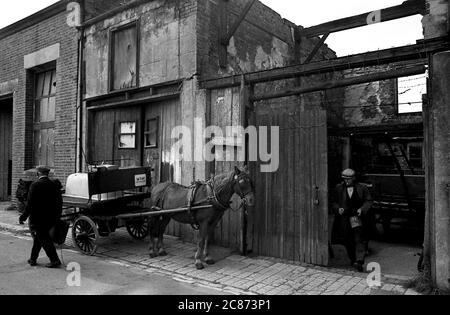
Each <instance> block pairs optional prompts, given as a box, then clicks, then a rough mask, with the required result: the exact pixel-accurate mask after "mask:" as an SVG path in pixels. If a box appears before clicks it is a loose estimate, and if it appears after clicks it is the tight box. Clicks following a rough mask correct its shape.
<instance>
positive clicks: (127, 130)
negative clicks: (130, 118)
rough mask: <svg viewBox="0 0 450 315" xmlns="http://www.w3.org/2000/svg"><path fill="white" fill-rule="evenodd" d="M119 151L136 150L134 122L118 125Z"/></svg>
mask: <svg viewBox="0 0 450 315" xmlns="http://www.w3.org/2000/svg"><path fill="white" fill-rule="evenodd" d="M119 149H136V122H123V123H120V134H119Z"/></svg>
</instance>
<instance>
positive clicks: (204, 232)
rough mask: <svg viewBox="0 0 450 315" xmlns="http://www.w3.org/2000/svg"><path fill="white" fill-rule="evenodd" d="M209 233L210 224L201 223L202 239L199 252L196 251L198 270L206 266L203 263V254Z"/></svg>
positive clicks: (198, 247) (198, 248) (198, 245)
mask: <svg viewBox="0 0 450 315" xmlns="http://www.w3.org/2000/svg"><path fill="white" fill-rule="evenodd" d="M207 234H208V225H207V224H206V223H202V224H200V233H199V236H200V240H199V241H198V244H197V252H196V253H195V267H196V268H197V269H198V270H201V269H204V268H205V266H203V263H202V255H203V251H204V248H205V242H206V237H207Z"/></svg>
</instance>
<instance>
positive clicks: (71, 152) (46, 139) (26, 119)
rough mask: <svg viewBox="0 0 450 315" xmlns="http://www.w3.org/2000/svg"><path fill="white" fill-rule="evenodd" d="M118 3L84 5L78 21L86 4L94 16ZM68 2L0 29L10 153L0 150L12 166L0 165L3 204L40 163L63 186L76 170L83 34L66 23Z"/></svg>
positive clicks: (1, 92)
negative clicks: (27, 174)
mask: <svg viewBox="0 0 450 315" xmlns="http://www.w3.org/2000/svg"><path fill="white" fill-rule="evenodd" d="M120 2H121V1H93V0H87V1H80V5H81V6H80V9H81V10H80V11H79V12H80V14H81V15H80V18H81V16H82V11H83V5H84V4H86V9H87V11H86V17H92V16H94V15H98V14H101V13H102V12H104V11H105V10H109V9H110V8H111V6H117V4H118V3H120ZM69 3H70V1H59V2H57V3H55V4H54V5H52V6H50V7H47V8H45V9H43V10H41V11H39V12H37V13H35V14H33V15H31V16H29V17H27V18H25V19H23V20H21V21H18V22H16V23H14V24H12V25H10V26H7V27H5V28H3V29H1V30H0V100H1V105H2V113H3V112H4V113H5V114H2V115H3V116H4V117H8V118H7V122H9V123H8V128H5V129H3V130H5V132H4V133H3V135H4V136H5V139H4V140H3V141H5V145H6V146H8V150H6V151H5V152H0V153H2V154H1V155H3V156H0V160H1V161H0V165H8V164H9V167H7V166H2V167H0V170H4V171H1V172H2V183H0V187H2V186H5V185H6V186H9V188H8V191H7V192H6V191H5V192H3V193H0V194H1V195H0V200H2V199H8V198H10V196H11V195H12V196H13V198H14V192H15V190H16V186H17V183H18V180H19V178H22V177H23V172H24V170H27V169H30V168H33V167H35V166H36V164H48V165H50V166H51V167H52V169H54V173H55V176H56V177H58V178H60V179H61V180H62V181H63V182H64V181H65V179H66V178H67V176H68V175H70V174H71V173H73V172H75V170H76V156H77V154H76V138H77V104H78V62H79V58H78V57H79V53H78V52H79V40H78V39H79V36H78V34H79V33H78V30H77V29H76V28H74V27H71V26H69V25H68V14H69V11H68V8H67V5H68V4H69ZM105 3H106V5H105ZM102 4H103V5H102ZM43 86H45V88H44V87H43ZM38 90H39V91H38ZM38 112H39V113H38ZM5 119H6V118H5ZM5 124H6V123H5ZM6 130H7V131H6ZM2 146H3V143H2ZM5 167H6V168H5ZM3 174H5V176H3ZM0 191H1V189H0Z"/></svg>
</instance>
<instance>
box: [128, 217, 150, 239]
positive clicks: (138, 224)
mask: <svg viewBox="0 0 450 315" xmlns="http://www.w3.org/2000/svg"><path fill="white" fill-rule="evenodd" d="M126 227H127V231H128V234H130V235H131V236H132V237H133V238H134V239H136V240H139V241H142V240H144V239H145V238H146V237H147V236H148V233H149V224H148V220H147V219H137V220H131V221H128V222H127V223H126Z"/></svg>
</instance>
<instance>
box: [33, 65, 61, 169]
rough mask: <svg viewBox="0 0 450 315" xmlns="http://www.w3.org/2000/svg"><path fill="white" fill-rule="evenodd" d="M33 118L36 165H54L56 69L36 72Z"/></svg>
mask: <svg viewBox="0 0 450 315" xmlns="http://www.w3.org/2000/svg"><path fill="white" fill-rule="evenodd" d="M35 78H36V81H35V84H36V89H35V102H34V119H33V131H34V136H33V142H34V151H33V152H34V165H47V166H50V167H53V166H54V155H55V112H56V111H55V106H56V70H55V69H53V70H49V71H46V72H42V73H37V74H36V77H35Z"/></svg>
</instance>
